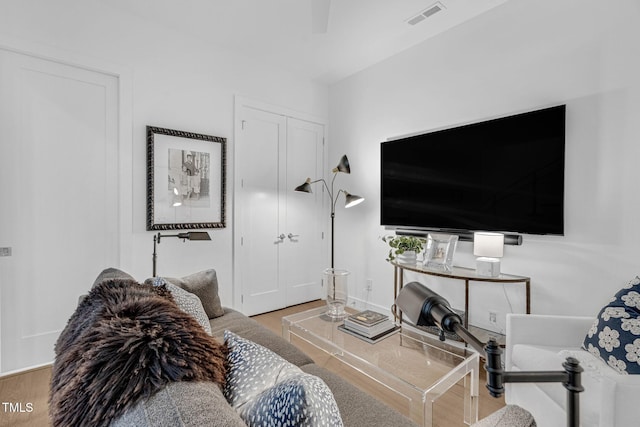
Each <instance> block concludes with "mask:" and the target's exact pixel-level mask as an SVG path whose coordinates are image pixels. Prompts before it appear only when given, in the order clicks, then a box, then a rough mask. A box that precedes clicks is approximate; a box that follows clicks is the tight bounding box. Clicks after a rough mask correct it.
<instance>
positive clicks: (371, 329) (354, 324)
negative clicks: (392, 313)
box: [342, 310, 396, 339]
mask: <svg viewBox="0 0 640 427" xmlns="http://www.w3.org/2000/svg"><path fill="white" fill-rule="evenodd" d="M342 327H343V329H344V330H345V331H347V332H353V333H356V334H358V335H360V336H362V337H365V338H369V339H374V338H376V337H380V336H382V335H384V334H386V333H387V332H390V331H392V330H393V329H394V328H395V327H396V324H395V323H394V322H392V321H391V320H390V319H389V316H388V315H385V314H382V313H378V312H376V311H373V310H365V311H361V312H360V313H356V314H353V315H351V316H349V317H347V318H346V319H345V320H344V325H342Z"/></svg>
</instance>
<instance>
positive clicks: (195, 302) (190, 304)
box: [153, 277, 211, 335]
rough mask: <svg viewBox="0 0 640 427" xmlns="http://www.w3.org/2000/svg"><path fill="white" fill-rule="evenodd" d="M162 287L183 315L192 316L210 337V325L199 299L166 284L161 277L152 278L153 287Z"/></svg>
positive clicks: (170, 284) (172, 285)
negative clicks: (163, 286)
mask: <svg viewBox="0 0 640 427" xmlns="http://www.w3.org/2000/svg"><path fill="white" fill-rule="evenodd" d="M162 285H165V286H166V287H167V289H168V290H169V291H170V292H171V295H172V296H173V300H174V301H175V302H176V304H177V305H178V307H180V309H181V310H182V311H184V312H185V313H187V314H190V315H192V316H193V317H194V318H195V319H196V320H197V321H198V323H200V325H202V327H203V328H204V330H205V331H206V332H207V333H208V334H209V335H211V324H210V323H209V318H208V317H207V313H205V312H204V308H203V307H202V302H201V301H200V298H198V297H197V296H195V295H194V294H192V293H191V292H188V291H185V290H184V289H182V288H180V287H178V286H176V285H174V284H173V283H169V282H167V281H166V280H164V279H163V278H162V277H154V278H153V286H162Z"/></svg>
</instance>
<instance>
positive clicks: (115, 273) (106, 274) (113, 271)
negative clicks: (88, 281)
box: [92, 267, 136, 287]
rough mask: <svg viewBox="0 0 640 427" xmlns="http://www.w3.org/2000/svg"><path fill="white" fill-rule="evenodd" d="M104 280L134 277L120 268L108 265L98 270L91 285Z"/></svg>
mask: <svg viewBox="0 0 640 427" xmlns="http://www.w3.org/2000/svg"><path fill="white" fill-rule="evenodd" d="M105 280H133V281H135V280H136V279H134V278H133V277H132V276H131V275H130V274H128V273H125V272H124V271H122V270H119V269H117V268H113V267H109V268H105V269H104V270H102V271H101V272H100V274H99V275H98V277H96V280H95V281H94V282H93V285H92V287H95V286H96V285H97V284H99V283H102V282H104V281H105Z"/></svg>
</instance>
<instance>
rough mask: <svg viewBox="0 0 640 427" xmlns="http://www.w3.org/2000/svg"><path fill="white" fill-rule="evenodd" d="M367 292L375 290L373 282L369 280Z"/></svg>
mask: <svg viewBox="0 0 640 427" xmlns="http://www.w3.org/2000/svg"><path fill="white" fill-rule="evenodd" d="M365 289H366V290H367V292H371V291H372V290H373V280H372V279H367V286H366V287H365Z"/></svg>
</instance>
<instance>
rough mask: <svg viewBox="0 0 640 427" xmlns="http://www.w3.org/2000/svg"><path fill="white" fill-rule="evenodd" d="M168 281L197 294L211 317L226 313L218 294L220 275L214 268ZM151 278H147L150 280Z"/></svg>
mask: <svg viewBox="0 0 640 427" xmlns="http://www.w3.org/2000/svg"><path fill="white" fill-rule="evenodd" d="M164 279H165V280H166V281H167V282H168V283H173V284H174V285H176V286H178V287H180V288H182V289H184V290H186V291H189V292H191V293H192V294H195V295H196V296H197V297H198V298H200V301H201V302H202V307H204V311H205V312H206V313H207V316H208V317H209V319H213V318H214V317H220V316H222V315H223V314H224V310H223V308H222V305H221V304H220V296H219V295H218V277H217V276H216V271H215V270H214V269H210V270H205V271H200V272H198V273H194V274H191V275H189V276H185V277H183V278H180V279H179V278H172V277H165V278H164ZM149 280H151V279H147V281H149Z"/></svg>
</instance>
